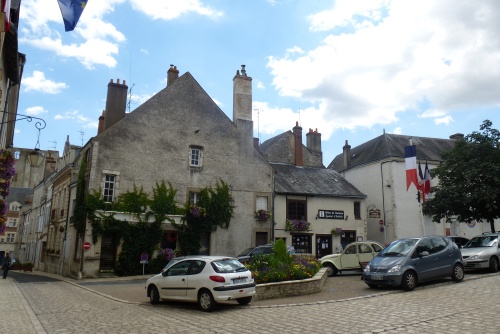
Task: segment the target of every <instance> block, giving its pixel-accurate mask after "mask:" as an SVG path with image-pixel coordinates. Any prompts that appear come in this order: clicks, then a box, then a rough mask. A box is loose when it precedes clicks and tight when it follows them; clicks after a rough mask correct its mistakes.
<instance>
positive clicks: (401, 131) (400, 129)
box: [392, 126, 403, 135]
mask: <svg viewBox="0 0 500 334" xmlns="http://www.w3.org/2000/svg"><path fill="white" fill-rule="evenodd" d="M392 133H393V134H395V135H400V134H402V133H403V129H402V128H401V127H399V126H398V127H395V128H394V130H392Z"/></svg>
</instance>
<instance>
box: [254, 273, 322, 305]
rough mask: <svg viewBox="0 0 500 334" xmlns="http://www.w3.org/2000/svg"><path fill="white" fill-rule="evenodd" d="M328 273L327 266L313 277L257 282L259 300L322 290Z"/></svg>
mask: <svg viewBox="0 0 500 334" xmlns="http://www.w3.org/2000/svg"><path fill="white" fill-rule="evenodd" d="M327 278H328V275H327V274H326V268H321V269H320V270H319V271H318V272H317V273H316V275H314V276H313V277H311V278H306V279H303V280H296V281H285V282H276V283H265V284H257V286H256V288H255V290H256V292H257V300H264V299H271V298H283V297H291V296H300V295H307V294H311V293H317V292H321V288H322V287H323V285H325V282H326V279H327Z"/></svg>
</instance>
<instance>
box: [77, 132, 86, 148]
mask: <svg viewBox="0 0 500 334" xmlns="http://www.w3.org/2000/svg"><path fill="white" fill-rule="evenodd" d="M78 132H80V137H81V139H82V146H83V135H84V134H85V132H83V131H82V130H80V131H78Z"/></svg>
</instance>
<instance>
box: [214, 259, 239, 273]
mask: <svg viewBox="0 0 500 334" xmlns="http://www.w3.org/2000/svg"><path fill="white" fill-rule="evenodd" d="M212 268H214V270H215V272H217V273H220V274H227V273H234V272H238V271H247V270H248V269H247V268H246V267H245V266H244V265H243V264H241V262H240V261H238V260H236V259H223V260H216V261H213V262H212Z"/></svg>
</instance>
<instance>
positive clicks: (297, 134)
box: [293, 122, 304, 166]
mask: <svg viewBox="0 0 500 334" xmlns="http://www.w3.org/2000/svg"><path fill="white" fill-rule="evenodd" d="M293 136H294V143H295V166H303V165H304V161H303V157H302V127H300V126H299V122H295V126H294V127H293Z"/></svg>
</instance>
